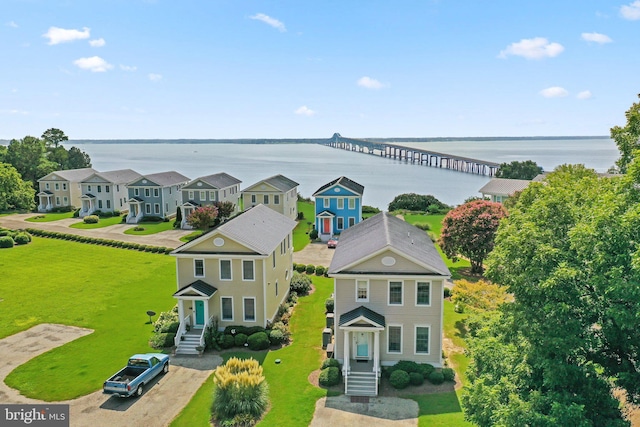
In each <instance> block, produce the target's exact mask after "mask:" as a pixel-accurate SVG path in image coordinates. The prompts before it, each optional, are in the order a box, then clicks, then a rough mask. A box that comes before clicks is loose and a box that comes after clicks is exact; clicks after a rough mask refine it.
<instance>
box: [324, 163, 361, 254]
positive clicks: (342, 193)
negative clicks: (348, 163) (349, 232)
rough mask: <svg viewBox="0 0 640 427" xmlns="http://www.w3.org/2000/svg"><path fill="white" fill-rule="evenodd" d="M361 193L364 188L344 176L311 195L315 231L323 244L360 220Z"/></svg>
mask: <svg viewBox="0 0 640 427" xmlns="http://www.w3.org/2000/svg"><path fill="white" fill-rule="evenodd" d="M362 193H364V187H363V186H362V185H360V184H358V183H357V182H355V181H352V180H350V179H349V178H347V177H345V176H341V177H340V178H338V179H335V180H333V181H331V182H330V183H328V184H325V185H323V186H322V187H320V188H319V189H318V191H316V192H315V193H313V197H315V201H316V230H318V236H319V237H320V239H321V240H322V241H323V242H326V241H327V240H329V239H330V238H331V235H333V234H340V232H342V230H346V229H347V228H349V227H351V226H353V225H356V224H357V223H359V222H360V221H361V220H362Z"/></svg>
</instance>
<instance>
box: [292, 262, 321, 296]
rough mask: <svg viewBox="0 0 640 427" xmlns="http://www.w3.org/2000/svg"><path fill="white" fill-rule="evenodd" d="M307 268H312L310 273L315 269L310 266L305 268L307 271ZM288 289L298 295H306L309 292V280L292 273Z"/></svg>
mask: <svg viewBox="0 0 640 427" xmlns="http://www.w3.org/2000/svg"><path fill="white" fill-rule="evenodd" d="M309 267H312V268H313V270H312V272H313V271H315V267H313V266H312V265H311V266H307V269H308V268H309ZM289 289H291V290H292V291H293V292H295V293H296V294H298V295H301V296H303V295H307V294H308V293H309V291H310V290H311V278H310V277H308V276H305V275H304V274H300V273H298V272H296V273H293V277H291V283H290V284H289Z"/></svg>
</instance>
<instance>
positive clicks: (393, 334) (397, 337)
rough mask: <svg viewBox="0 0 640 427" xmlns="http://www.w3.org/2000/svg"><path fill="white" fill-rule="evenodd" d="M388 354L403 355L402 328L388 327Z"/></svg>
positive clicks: (396, 326) (397, 326)
mask: <svg viewBox="0 0 640 427" xmlns="http://www.w3.org/2000/svg"><path fill="white" fill-rule="evenodd" d="M387 353H398V354H401V353H402V326H400V325H389V326H387Z"/></svg>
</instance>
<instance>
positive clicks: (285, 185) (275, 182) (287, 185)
mask: <svg viewBox="0 0 640 427" xmlns="http://www.w3.org/2000/svg"><path fill="white" fill-rule="evenodd" d="M260 182H266V183H267V184H269V185H272V186H274V187H275V188H277V189H278V190H280V191H282V192H283V193H286V192H287V191H289V190H291V189H293V188H296V187H297V186H298V185H300V184H298V183H297V182H295V181H294V180H292V179H289V178H287V177H286V176H284V175H274V176H272V177H269V178H267V179H264V180H262V181H260ZM260 182H257V183H256V184H254V185H257V184H259V183H260ZM252 187H253V185H252Z"/></svg>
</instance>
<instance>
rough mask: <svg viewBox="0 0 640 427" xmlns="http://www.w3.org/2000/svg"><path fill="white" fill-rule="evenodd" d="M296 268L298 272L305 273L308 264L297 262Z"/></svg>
mask: <svg viewBox="0 0 640 427" xmlns="http://www.w3.org/2000/svg"><path fill="white" fill-rule="evenodd" d="M295 270H296V271H297V272H298V273H304V272H305V271H306V270H307V266H306V264H296V267H295Z"/></svg>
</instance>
